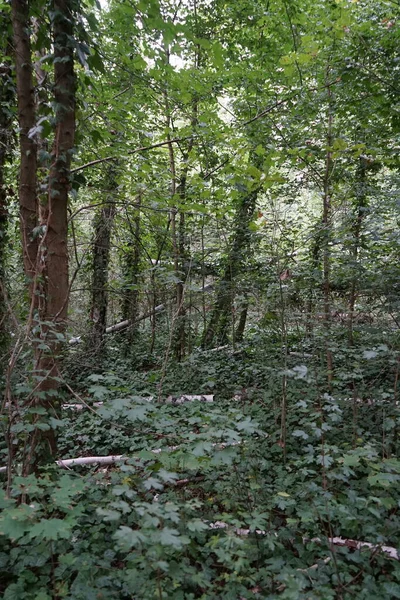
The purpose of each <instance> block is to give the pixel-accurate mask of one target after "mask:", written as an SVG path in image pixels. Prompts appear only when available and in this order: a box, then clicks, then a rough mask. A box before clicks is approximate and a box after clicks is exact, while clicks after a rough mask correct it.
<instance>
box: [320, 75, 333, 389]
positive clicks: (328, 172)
mask: <svg viewBox="0 0 400 600" xmlns="http://www.w3.org/2000/svg"><path fill="white" fill-rule="evenodd" d="M328 77H329V69H328V70H327V80H328ZM327 93H328V124H327V139H326V144H327V151H326V157H325V172H324V177H323V197H322V229H323V261H322V288H323V297H324V327H325V345H326V368H327V379H328V385H329V388H330V387H331V385H332V379H333V356H332V351H331V350H330V348H329V343H330V329H331V302H330V293H331V292H330V288H331V284H330V272H331V256H330V241H331V229H332V223H331V221H332V205H331V200H332V199H331V193H332V181H331V179H332V171H333V160H332V143H333V105H332V104H333V98H332V90H331V88H330V86H328V87H327Z"/></svg>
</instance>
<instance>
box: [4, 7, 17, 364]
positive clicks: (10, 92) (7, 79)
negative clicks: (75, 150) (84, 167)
mask: <svg viewBox="0 0 400 600" xmlns="http://www.w3.org/2000/svg"><path fill="white" fill-rule="evenodd" d="M0 19H1V27H0V33H1V34H3V35H4V40H5V44H4V46H3V47H1V50H2V51H3V53H4V55H5V56H6V55H7V54H9V51H10V50H11V48H10V46H9V43H8V32H7V31H6V28H5V27H4V22H3V20H2V15H1V14H0ZM14 98H15V87H14V82H13V80H12V74H11V65H10V64H9V62H6V61H5V62H4V63H3V64H2V65H1V67H0V359H1V357H3V356H4V355H5V353H6V352H7V347H8V340H9V332H8V327H7V305H6V293H7V281H6V249H7V239H8V193H7V189H6V180H5V166H6V161H7V159H8V158H9V155H10V149H11V145H12V130H11V124H12V108H13V103H14ZM5 363H6V361H4V363H3V364H4V365H5Z"/></svg>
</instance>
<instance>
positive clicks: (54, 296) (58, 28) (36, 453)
mask: <svg viewBox="0 0 400 600" xmlns="http://www.w3.org/2000/svg"><path fill="white" fill-rule="evenodd" d="M73 23H74V15H73V11H72V3H71V0H55V2H54V13H53V22H52V26H53V40H54V81H55V83H54V105H55V132H54V142H53V148H52V154H51V159H50V171H49V181H48V195H47V202H46V203H43V204H42V205H41V206H40V224H41V227H42V234H43V235H42V237H41V240H40V248H39V253H40V271H39V269H38V272H37V276H38V275H40V277H41V281H42V289H43V293H42V294H41V295H40V303H39V315H40V326H41V333H40V338H41V343H40V344H38V345H37V346H36V365H35V367H36V376H37V378H38V382H39V383H38V385H37V392H38V394H36V398H37V400H36V403H37V404H40V406H42V407H44V408H45V409H46V411H47V414H48V415H50V414H53V415H55V416H58V415H59V414H60V401H59V395H58V387H59V369H58V366H59V360H60V352H61V347H62V343H63V341H64V334H65V328H66V319H67V311H68V297H69V285H68V244H67V242H68V226H67V203H68V190H69V187H70V165H71V157H72V150H73V147H74V139H75V75H74V62H73V61H74V59H73V44H72V43H71V39H72V38H73ZM56 452H57V440H56V434H55V430H54V429H53V428H50V429H49V430H48V431H44V432H43V431H42V430H40V429H36V430H35V433H34V434H33V436H32V439H31V443H30V448H29V455H28V458H27V460H26V461H25V465H24V469H23V470H24V474H27V473H29V472H30V471H31V470H32V469H34V470H36V469H37V467H38V465H39V466H40V465H41V464H43V462H47V461H49V460H51V459H52V458H53V457H54V455H55V454H56Z"/></svg>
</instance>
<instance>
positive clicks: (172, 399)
mask: <svg viewBox="0 0 400 600" xmlns="http://www.w3.org/2000/svg"><path fill="white" fill-rule="evenodd" d="M140 399H141V400H144V401H146V402H153V400H154V396H148V397H147V398H140ZM195 401H199V402H214V394H184V395H182V396H168V397H167V398H166V400H165V402H166V404H186V403H187V402H195ZM111 403H112V401H111ZM103 405H104V402H93V404H90V405H88V404H82V403H76V404H63V405H62V406H61V408H62V409H63V410H78V411H79V410H83V409H84V408H98V407H100V406H103Z"/></svg>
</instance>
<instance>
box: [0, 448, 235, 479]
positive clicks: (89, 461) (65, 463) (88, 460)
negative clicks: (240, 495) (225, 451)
mask: <svg viewBox="0 0 400 600" xmlns="http://www.w3.org/2000/svg"><path fill="white" fill-rule="evenodd" d="M240 444H241V442H232V443H228V444H220V443H217V444H212V446H213V448H227V447H228V446H239V445H240ZM179 448H182V446H167V447H166V448H156V449H155V450H150V452H152V453H153V454H160V452H173V451H174V450H179ZM125 460H139V457H138V456H124V455H123V454H117V455H110V456H81V457H77V458H63V459H61V460H57V461H56V464H57V465H58V466H59V467H61V468H62V469H69V468H70V467H76V466H77V465H112V464H114V463H117V462H120V461H125ZM6 471H7V467H0V473H5V472H6Z"/></svg>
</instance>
